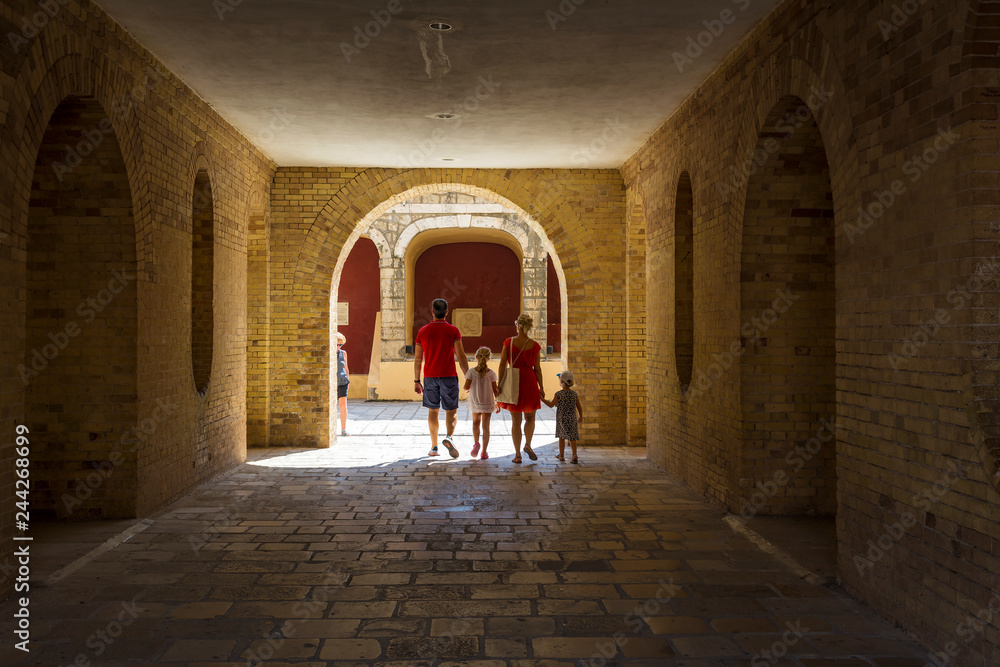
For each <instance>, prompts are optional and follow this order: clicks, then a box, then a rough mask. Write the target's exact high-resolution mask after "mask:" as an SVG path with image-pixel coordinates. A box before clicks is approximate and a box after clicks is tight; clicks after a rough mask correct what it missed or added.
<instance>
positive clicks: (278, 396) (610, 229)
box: [251, 167, 627, 447]
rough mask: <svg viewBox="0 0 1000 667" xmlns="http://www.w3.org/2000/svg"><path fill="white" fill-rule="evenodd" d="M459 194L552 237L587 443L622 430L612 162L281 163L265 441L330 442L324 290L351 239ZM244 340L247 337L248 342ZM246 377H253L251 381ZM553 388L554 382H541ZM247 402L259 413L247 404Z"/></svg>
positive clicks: (621, 251) (622, 436) (330, 290)
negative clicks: (402, 207) (436, 197)
mask: <svg viewBox="0 0 1000 667" xmlns="http://www.w3.org/2000/svg"><path fill="white" fill-rule="evenodd" d="M442 192H459V193H464V194H468V195H473V196H476V197H481V198H484V199H487V200H490V201H493V202H495V203H499V204H502V205H504V206H505V207H508V208H510V209H512V210H514V211H515V212H516V213H517V214H518V216H519V217H520V218H521V219H522V220H527V221H530V223H529V224H531V225H532V227H533V231H534V232H535V233H538V234H539V236H541V237H542V238H543V240H544V241H543V242H545V241H547V242H548V243H550V244H551V246H552V249H553V250H554V254H555V256H556V258H557V259H558V261H559V266H560V267H561V268H560V270H561V272H562V274H563V279H564V280H565V283H566V286H567V293H568V295H569V298H568V302H569V307H568V308H567V323H568V329H567V330H566V331H565V332H564V334H565V336H566V340H567V343H566V348H564V349H563V351H562V354H563V359H564V360H565V362H566V364H567V366H568V367H569V368H572V369H573V370H574V372H575V373H576V374H577V382H578V383H579V384H580V386H581V400H583V401H584V402H585V404H586V406H587V407H586V409H587V410H589V411H591V413H592V414H593V415H594V416H595V419H593V420H592V421H589V423H587V424H584V426H583V430H582V431H581V434H580V435H581V439H582V441H583V442H584V443H589V444H605V445H612V444H624V442H625V440H626V437H627V435H626V422H627V413H626V396H627V389H626V372H627V369H626V366H625V353H626V345H625V341H626V322H625V320H626V307H625V304H624V303H623V302H622V300H621V299H618V298H616V294H618V293H620V292H621V290H622V288H623V286H624V283H625V271H624V267H625V263H624V256H625V245H626V244H625V233H624V230H625V227H624V225H625V216H624V209H625V192H624V184H623V183H622V180H621V176H620V175H619V174H618V172H616V171H611V170H603V171H598V170H590V171H580V170H573V171H570V170H524V171H513V170H507V171H492V170H473V169H467V170H463V169H454V170H452V169H419V170H408V171H397V170H390V169H367V170H349V169H318V168H307V167H282V168H279V169H278V172H277V175H276V176H275V181H274V187H273V189H272V193H271V212H272V224H271V231H270V233H271V250H270V267H271V285H270V289H269V293H270V295H271V300H272V303H273V304H278V303H280V304H281V306H280V307H278V306H273V307H272V317H271V327H270V344H269V347H268V353H269V363H268V364H267V368H268V369H269V372H270V378H269V382H270V385H271V394H270V401H271V412H270V424H269V429H270V430H269V432H268V434H267V437H268V443H269V444H271V445H297V446H309V447H316V446H318V447H328V446H330V445H331V444H332V443H333V442H334V439H335V437H336V436H335V434H334V432H333V431H334V429H332V427H331V411H330V395H331V393H330V372H329V358H330V331H331V328H332V327H336V321H335V318H336V311H335V310H334V311H333V312H331V308H330V302H331V298H336V294H335V289H334V288H335V285H336V284H337V280H338V276H339V270H340V268H341V267H342V265H343V262H344V261H345V255H346V253H343V252H342V250H343V249H344V248H345V247H348V248H349V247H350V245H351V244H353V240H354V239H355V238H357V237H358V236H359V235H360V234H361V231H362V230H364V229H367V227H368V225H369V223H370V222H371V221H373V220H378V219H379V218H380V217H381V216H382V215H384V214H385V212H386V211H388V210H389V209H390V208H392V207H393V206H395V205H396V204H399V203H402V202H405V201H410V200H414V199H417V198H420V197H425V196H427V195H430V194H434V193H442ZM251 343H253V341H251ZM252 381H253V380H252ZM546 390H547V391H548V392H549V394H550V395H551V393H552V392H553V391H555V390H556V387H546ZM251 411H252V412H254V411H257V409H256V408H253V407H251Z"/></svg>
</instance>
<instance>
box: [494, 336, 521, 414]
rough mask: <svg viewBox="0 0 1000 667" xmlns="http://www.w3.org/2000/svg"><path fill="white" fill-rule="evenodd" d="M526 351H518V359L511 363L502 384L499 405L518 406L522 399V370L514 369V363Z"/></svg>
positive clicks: (512, 344)
mask: <svg viewBox="0 0 1000 667" xmlns="http://www.w3.org/2000/svg"><path fill="white" fill-rule="evenodd" d="M510 340H511V344H510V345H511V347H513V346H514V342H513V339H510ZM522 352H524V350H518V352H517V357H515V358H514V361H512V362H510V368H508V369H507V372H506V373H504V376H503V382H501V383H500V395H499V396H497V401H498V402H499V403H509V404H510V405H517V399H518V398H520V390H521V370H520V369H519V368H514V363H515V362H516V361H517V360H518V359H519V358H520V357H521V353H522Z"/></svg>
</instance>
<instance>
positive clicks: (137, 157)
mask: <svg viewBox="0 0 1000 667" xmlns="http://www.w3.org/2000/svg"><path fill="white" fill-rule="evenodd" d="M64 31H65V29H64V28H63V27H62V26H61V24H59V23H58V22H57V21H53V22H51V23H50V24H49V25H48V26H46V28H45V30H44V31H43V33H42V34H40V35H39V36H38V37H36V38H35V39H34V40H33V42H32V44H31V46H30V49H29V52H28V54H27V57H26V58H25V64H24V65H23V66H22V68H21V71H20V73H19V75H18V77H17V80H16V82H15V83H14V85H13V88H14V89H16V90H22V91H25V96H26V97H27V98H28V99H30V100H31V104H30V106H28V107H18V106H15V107H14V108H13V109H12V110H11V112H10V113H11V118H10V122H9V127H10V128H11V136H12V137H14V138H15V139H14V140H13V141H11V142H9V143H8V142H4V145H10V146H16V147H18V148H17V150H18V154H17V155H16V156H13V158H12V159H10V160H9V163H10V164H14V165H16V166H15V167H14V174H13V180H14V183H13V188H12V193H11V197H12V207H11V208H12V211H13V215H12V219H13V223H14V229H13V233H14V235H15V236H18V235H22V234H24V233H25V230H26V227H25V225H26V222H27V214H28V193H29V191H30V189H31V179H32V173H33V171H34V164H35V157H36V155H37V154H38V149H39V147H40V146H41V142H42V136H43V134H44V133H45V130H46V128H47V127H48V124H49V119H50V118H51V117H52V114H53V113H54V112H55V110H56V108H57V107H58V106H59V105H60V104H61V103H62V101H63V100H64V99H66V98H67V97H70V96H76V97H89V98H93V99H95V100H96V101H97V103H98V104H100V106H101V108H102V109H103V110H104V111H105V113H107V115H108V118H109V119H110V120H111V127H112V131H113V133H114V135H115V137H116V138H117V140H118V145H119V148H120V150H121V153H122V158H123V160H124V162H125V169H126V171H127V174H128V179H129V187H130V189H131V192H132V211H133V220H134V222H135V243H136V259H137V266H138V267H139V270H140V271H145V273H146V275H147V276H149V275H151V274H152V272H153V268H154V267H153V239H152V211H151V202H150V196H149V187H148V186H149V178H148V175H147V169H146V164H145V160H144V158H143V155H144V152H143V145H142V135H141V132H140V130H139V128H138V125H139V124H138V123H137V122H129V118H131V119H132V120H133V121H134V120H135V117H134V114H129V115H127V116H126V117H123V115H122V114H116V113H109V112H108V110H109V109H114V108H115V105H116V103H117V102H120V101H121V100H124V99H126V96H128V95H131V93H132V90H133V88H134V87H135V86H136V85H138V84H136V83H134V82H133V81H131V80H130V78H129V77H128V76H121V70H119V69H117V68H115V67H114V65H113V64H112V63H110V62H109V61H107V60H106V59H104V58H103V57H101V56H97V57H98V60H94V59H91V58H90V57H88V56H86V55H83V54H81V53H79V52H76V51H71V50H69V49H68V48H67V45H69V44H73V43H75V42H74V40H71V39H70V38H69V37H68V36H66V35H65V34H63V33H64ZM32 63H42V64H43V65H42V66H41V67H37V66H35V67H33V66H32Z"/></svg>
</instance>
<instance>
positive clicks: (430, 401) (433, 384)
mask: <svg viewBox="0 0 1000 667" xmlns="http://www.w3.org/2000/svg"><path fill="white" fill-rule="evenodd" d="M424 407H425V408H430V409H432V410H437V409H439V408H441V407H444V409H445V411H446V412H451V411H452V410H458V378H457V377H450V378H424Z"/></svg>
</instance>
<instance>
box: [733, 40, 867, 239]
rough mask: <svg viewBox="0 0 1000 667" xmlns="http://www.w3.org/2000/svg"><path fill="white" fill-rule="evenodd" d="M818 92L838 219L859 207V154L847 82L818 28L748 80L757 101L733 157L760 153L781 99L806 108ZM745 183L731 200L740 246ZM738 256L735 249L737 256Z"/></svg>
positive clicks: (751, 96)
mask: <svg viewBox="0 0 1000 667" xmlns="http://www.w3.org/2000/svg"><path fill="white" fill-rule="evenodd" d="M799 54H803V55H799ZM812 63H822V64H823V66H822V67H821V68H820V69H818V70H817V69H816V68H814V67H813V65H812ZM816 91H821V92H823V93H830V94H829V97H828V99H827V100H826V102H825V103H823V104H822V105H821V106H820V107H819V108H818V109H813V116H814V117H815V119H816V123H817V125H818V126H819V131H820V136H821V137H822V139H823V145H824V148H825V149H826V154H827V158H828V160H829V163H830V181H831V185H832V188H833V203H834V214H835V215H836V217H837V219H838V220H840V219H843V217H844V216H845V215H846V214H847V212H848V211H853V210H855V209H856V208H857V207H858V206H859V205H860V201H861V200H860V197H861V193H860V185H859V181H858V167H859V163H858V152H857V147H856V145H855V143H856V142H855V133H854V123H853V114H852V113H851V109H850V108H849V106H848V96H847V92H846V88H845V86H844V80H843V77H842V75H841V73H840V71H839V69H837V65H836V58H835V57H834V55H833V53H832V52H831V49H830V45H829V43H828V42H827V40H826V38H825V37H824V36H823V34H822V32H820V31H819V29H818V28H816V27H815V26H811V27H810V28H809V29H808V30H806V31H804V33H803V34H800V35H797V36H796V38H795V39H793V40H791V41H789V42H788V43H786V44H784V45H783V48H782V49H781V50H780V51H779V52H776V53H775V54H774V55H772V56H771V58H770V59H769V61H768V62H767V63H764V64H762V65H761V66H760V67H759V68H757V70H756V71H755V73H754V76H753V77H752V78H750V79H748V81H747V84H746V87H745V93H744V94H745V96H746V98H747V99H750V100H752V101H753V110H752V111H751V112H749V113H747V114H746V115H745V116H744V117H743V124H742V127H741V129H740V131H739V133H738V135H737V137H736V140H735V145H734V147H733V152H732V154H733V155H734V156H736V159H737V162H738V163H740V160H741V159H742V158H745V157H746V156H747V155H748V151H751V152H752V151H753V150H754V149H755V148H756V146H757V141H758V138H759V137H760V132H761V129H762V128H763V127H764V125H765V123H766V121H767V117H768V115H769V114H770V113H771V111H772V110H773V109H774V108H775V106H776V105H777V104H778V103H779V102H780V101H781V99H782V98H785V97H789V96H794V97H798V98H800V99H802V100H803V101H806V102H807V103H808V102H809V100H810V96H813V95H815V94H816ZM747 181H748V179H745V178H744V179H743V180H742V183H740V184H739V187H735V188H731V189H730V192H729V197H728V204H729V222H730V225H731V227H732V230H733V233H734V238H736V239H737V243H738V244H740V245H742V244H741V242H740V241H739V240H738V239H740V238H741V237H742V228H743V217H744V212H745V207H746V194H747ZM838 241H839V240H838ZM838 249H839V248H838ZM739 252H740V250H739V247H737V255H738V254H739Z"/></svg>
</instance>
